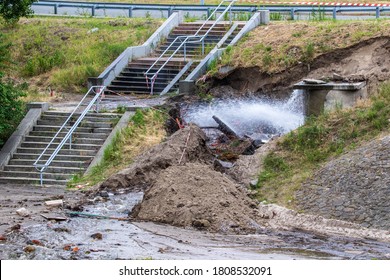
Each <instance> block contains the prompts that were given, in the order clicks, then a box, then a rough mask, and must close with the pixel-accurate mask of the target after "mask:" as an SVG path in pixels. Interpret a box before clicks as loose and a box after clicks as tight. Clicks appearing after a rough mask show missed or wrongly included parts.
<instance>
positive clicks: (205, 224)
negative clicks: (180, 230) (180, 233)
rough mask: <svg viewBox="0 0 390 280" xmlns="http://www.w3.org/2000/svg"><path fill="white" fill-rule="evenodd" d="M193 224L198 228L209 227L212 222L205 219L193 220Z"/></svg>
mask: <svg viewBox="0 0 390 280" xmlns="http://www.w3.org/2000/svg"><path fill="white" fill-rule="evenodd" d="M192 225H193V226H194V227H196V228H208V227H210V222H209V221H208V220H205V219H201V220H194V221H192Z"/></svg>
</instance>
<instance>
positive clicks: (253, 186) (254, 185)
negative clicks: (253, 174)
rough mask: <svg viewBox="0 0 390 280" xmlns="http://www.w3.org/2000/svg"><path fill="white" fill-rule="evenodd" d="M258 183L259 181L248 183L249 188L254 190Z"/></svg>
mask: <svg viewBox="0 0 390 280" xmlns="http://www.w3.org/2000/svg"><path fill="white" fill-rule="evenodd" d="M258 183H259V179H254V180H252V181H250V183H249V186H250V187H251V188H256V187H257V184H258ZM256 193H257V192H256Z"/></svg>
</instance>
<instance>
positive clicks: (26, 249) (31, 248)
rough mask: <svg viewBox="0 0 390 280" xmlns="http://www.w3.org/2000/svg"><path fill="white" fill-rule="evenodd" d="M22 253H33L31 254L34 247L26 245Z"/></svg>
mask: <svg viewBox="0 0 390 280" xmlns="http://www.w3.org/2000/svg"><path fill="white" fill-rule="evenodd" d="M23 251H25V252H26V253H33V252H35V247H34V246H32V245H27V246H26V247H25V248H24V249H23Z"/></svg>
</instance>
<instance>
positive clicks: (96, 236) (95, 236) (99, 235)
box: [91, 232, 103, 240]
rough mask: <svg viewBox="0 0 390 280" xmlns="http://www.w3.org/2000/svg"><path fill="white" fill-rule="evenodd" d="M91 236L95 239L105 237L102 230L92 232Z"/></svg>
mask: <svg viewBox="0 0 390 280" xmlns="http://www.w3.org/2000/svg"><path fill="white" fill-rule="evenodd" d="M91 237H92V238H93V239H96V240H102V239H103V234H101V233H100V232H97V233H94V234H92V235H91Z"/></svg>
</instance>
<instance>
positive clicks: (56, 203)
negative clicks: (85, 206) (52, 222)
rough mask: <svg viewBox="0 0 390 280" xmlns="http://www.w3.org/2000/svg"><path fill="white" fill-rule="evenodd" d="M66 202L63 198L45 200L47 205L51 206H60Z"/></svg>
mask: <svg viewBox="0 0 390 280" xmlns="http://www.w3.org/2000/svg"><path fill="white" fill-rule="evenodd" d="M63 204H64V201H63V200H62V199H57V200H49V201H45V205H46V206H49V207H59V206H62V205H63Z"/></svg>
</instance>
